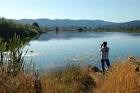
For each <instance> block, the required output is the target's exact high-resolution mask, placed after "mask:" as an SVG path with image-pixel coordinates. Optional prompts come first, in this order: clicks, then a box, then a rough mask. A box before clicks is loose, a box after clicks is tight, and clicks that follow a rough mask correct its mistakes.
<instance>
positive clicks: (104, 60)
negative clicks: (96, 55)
mask: <svg viewBox="0 0 140 93" xmlns="http://www.w3.org/2000/svg"><path fill="white" fill-rule="evenodd" d="M101 63H102V70H103V72H105V63H106V65H107V66H108V68H109V67H110V62H109V59H101Z"/></svg>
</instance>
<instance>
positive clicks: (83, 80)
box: [42, 65, 95, 93]
mask: <svg viewBox="0 0 140 93" xmlns="http://www.w3.org/2000/svg"><path fill="white" fill-rule="evenodd" d="M42 85H43V89H42V90H43V93H46V92H47V93H87V92H89V90H90V89H91V88H92V86H94V85H95V82H94V80H93V79H92V78H91V77H90V75H89V73H88V70H87V69H84V70H83V69H81V68H80V67H79V66H77V65H71V66H68V67H66V68H64V69H63V70H59V71H56V72H53V73H51V74H50V75H48V76H45V77H43V79H42Z"/></svg>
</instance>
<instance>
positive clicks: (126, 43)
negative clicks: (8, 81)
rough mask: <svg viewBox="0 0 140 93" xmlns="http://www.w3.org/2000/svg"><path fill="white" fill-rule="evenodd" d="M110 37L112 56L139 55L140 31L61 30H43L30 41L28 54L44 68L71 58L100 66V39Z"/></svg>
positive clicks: (69, 60) (112, 58)
mask: <svg viewBox="0 0 140 93" xmlns="http://www.w3.org/2000/svg"><path fill="white" fill-rule="evenodd" d="M102 41H107V42H108V46H109V47H110V60H111V62H113V60H116V59H122V58H126V57H128V56H131V55H133V56H136V57H139V56H140V34H138V33H122V32H63V33H62V32H60V33H57V34H56V33H53V32H50V33H47V34H42V35H41V36H40V37H39V38H38V39H37V40H34V41H30V43H29V44H28V45H27V46H26V47H25V48H24V50H26V49H29V52H28V54H27V55H26V58H27V59H28V60H31V59H32V61H33V62H35V63H36V64H37V65H39V67H41V68H52V67H59V66H63V65H66V64H67V63H70V62H80V63H81V64H92V65H96V66H100V56H101V53H100V51H99V47H100V43H101V42H102Z"/></svg>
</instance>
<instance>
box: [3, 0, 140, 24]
mask: <svg viewBox="0 0 140 93" xmlns="http://www.w3.org/2000/svg"><path fill="white" fill-rule="evenodd" d="M0 2H1V3H0V16H1V17H6V18H10V19H11V18H12V19H23V18H32V19H36V18H49V19H91V20H96V19H100V20H105V21H113V22H125V21H131V20H140V0H0Z"/></svg>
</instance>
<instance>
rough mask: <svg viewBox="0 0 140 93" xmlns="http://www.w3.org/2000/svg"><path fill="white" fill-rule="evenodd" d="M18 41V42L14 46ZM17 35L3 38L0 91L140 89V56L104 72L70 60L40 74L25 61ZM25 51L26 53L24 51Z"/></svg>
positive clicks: (121, 92)
mask: <svg viewBox="0 0 140 93" xmlns="http://www.w3.org/2000/svg"><path fill="white" fill-rule="evenodd" d="M16 44H18V45H19V46H15V45H16ZM22 45H23V43H22V42H21V40H20V38H19V37H18V36H15V37H13V38H12V39H10V41H9V42H8V44H7V43H5V42H3V41H0V55H1V56H0V93H139V91H140V60H137V59H135V58H133V57H130V58H129V59H127V60H125V61H123V62H121V61H118V62H116V63H115V64H113V65H112V67H111V69H109V70H108V71H106V73H105V75H103V74H102V72H101V70H100V69H99V68H97V67H89V66H84V67H81V66H80V65H78V64H69V65H67V66H65V67H63V68H61V69H56V70H53V71H50V72H46V73H42V74H39V71H37V70H36V69H35V67H34V66H33V64H31V63H29V64H27V63H26V62H25V61H24V57H25V55H23V52H22V50H21V47H22ZM25 54H26V53H25Z"/></svg>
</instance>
